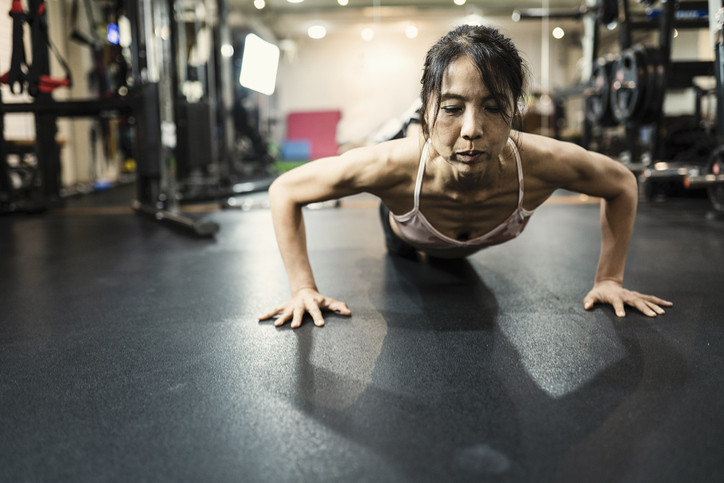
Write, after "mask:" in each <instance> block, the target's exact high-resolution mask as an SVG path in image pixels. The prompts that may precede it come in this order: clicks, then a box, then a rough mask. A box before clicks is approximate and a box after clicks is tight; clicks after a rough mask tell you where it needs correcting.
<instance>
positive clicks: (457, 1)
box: [453, 0, 466, 5]
mask: <svg viewBox="0 0 724 483" xmlns="http://www.w3.org/2000/svg"><path fill="white" fill-rule="evenodd" d="M465 1H466V0H453V2H455V5H465Z"/></svg>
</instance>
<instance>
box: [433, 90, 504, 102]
mask: <svg viewBox="0 0 724 483" xmlns="http://www.w3.org/2000/svg"><path fill="white" fill-rule="evenodd" d="M448 100H458V101H466V100H468V98H467V97H465V96H464V95H462V94H456V93H454V92H443V93H441V94H440V102H442V101H448ZM482 100H483V102H489V101H495V97H493V96H492V95H487V96H485V97H484V98H483V99H482ZM496 102H497V101H496Z"/></svg>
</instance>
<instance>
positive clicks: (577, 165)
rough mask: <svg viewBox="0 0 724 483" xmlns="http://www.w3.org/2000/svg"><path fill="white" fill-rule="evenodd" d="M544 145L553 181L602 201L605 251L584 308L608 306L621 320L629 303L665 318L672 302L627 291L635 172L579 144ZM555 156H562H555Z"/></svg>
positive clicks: (632, 225)
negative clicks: (548, 157)
mask: <svg viewBox="0 0 724 483" xmlns="http://www.w3.org/2000/svg"><path fill="white" fill-rule="evenodd" d="M551 143H556V144H555V146H553V145H552V144H551ZM543 145H544V146H547V148H546V151H545V152H547V153H548V155H549V156H550V157H551V159H553V161H552V164H553V165H554V166H551V167H550V169H548V170H547V173H549V175H550V176H551V178H550V179H551V180H552V179H556V180H558V183H559V184H558V186H557V187H561V188H566V189H569V190H571V191H576V192H580V193H585V194H588V195H591V196H597V197H601V198H602V202H601V252H600V257H599V260H598V267H597V269H596V276H595V278H594V283H593V288H592V290H591V291H590V292H589V293H588V294H587V295H586V296H585V298H584V299H583V304H584V308H585V309H586V310H588V309H591V308H592V307H593V306H594V305H595V304H596V303H607V304H610V305H612V306H613V308H614V310H615V312H616V315H618V316H619V317H624V316H625V315H626V312H625V309H624V306H625V305H629V306H632V307H634V308H636V309H638V310H639V311H641V312H642V313H643V314H645V315H648V316H650V317H653V316H656V315H661V314H663V313H664V309H663V308H662V306H671V305H672V303H671V302H669V301H666V300H663V299H660V298H658V297H655V296H653V295H646V294H641V293H639V292H635V291H632V290H627V289H625V288H623V280H624V270H625V265H626V256H627V253H628V248H629V243H630V241H631V235H632V233H633V227H634V221H635V219H636V208H637V204H638V187H637V183H636V178H635V176H634V175H633V173H631V171H629V170H628V169H627V168H626V167H625V166H623V165H622V164H621V163H618V162H616V161H614V160H612V159H610V158H609V157H607V156H604V155H602V154H598V153H594V152H591V151H586V150H584V149H583V148H581V147H579V146H574V145H571V144H566V143H558V142H556V141H551V142H549V143H543ZM554 152H555V153H557V154H556V155H553V154H552V153H554ZM561 180H562V182H561Z"/></svg>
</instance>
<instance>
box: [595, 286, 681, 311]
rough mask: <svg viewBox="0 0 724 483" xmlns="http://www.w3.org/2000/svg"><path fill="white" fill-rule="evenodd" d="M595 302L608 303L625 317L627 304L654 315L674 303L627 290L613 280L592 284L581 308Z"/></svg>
mask: <svg viewBox="0 0 724 483" xmlns="http://www.w3.org/2000/svg"><path fill="white" fill-rule="evenodd" d="M595 304H610V305H612V306H613V309H614V311H615V312H616V315H617V316H619V317H625V316H626V311H625V310H624V306H625V305H628V306H631V307H634V308H635V309H638V310H639V311H640V312H641V313H642V314H644V315H647V316H649V317H656V316H657V315H663V314H664V313H665V311H664V309H663V308H662V306H664V307H671V306H673V305H674V304H673V303H672V302H669V301H668V300H664V299H660V298H658V297H655V296H653V295H646V294H642V293H639V292H635V291H633V290H627V289H625V288H623V287H622V286H621V284H620V283H618V282H616V281H614V280H605V281H602V282H597V283H595V284H594V285H593V288H592V289H591V291H590V292H588V294H587V295H586V296H585V297H584V298H583V308H585V309H586V310H590V309H592V308H593V306H594V305H595Z"/></svg>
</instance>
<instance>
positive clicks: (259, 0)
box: [254, 0, 266, 10]
mask: <svg viewBox="0 0 724 483" xmlns="http://www.w3.org/2000/svg"><path fill="white" fill-rule="evenodd" d="M254 6H255V7H256V9H257V10H262V9H263V8H264V7H266V2H265V1H264V0H254Z"/></svg>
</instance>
